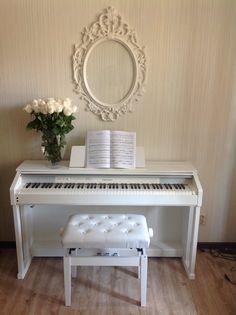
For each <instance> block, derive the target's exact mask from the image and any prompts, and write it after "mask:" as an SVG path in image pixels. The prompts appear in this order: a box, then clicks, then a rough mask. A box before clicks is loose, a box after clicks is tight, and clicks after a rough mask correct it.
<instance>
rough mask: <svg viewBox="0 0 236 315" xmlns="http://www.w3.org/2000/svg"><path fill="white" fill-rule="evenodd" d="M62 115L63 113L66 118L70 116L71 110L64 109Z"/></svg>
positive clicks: (68, 108)
mask: <svg viewBox="0 0 236 315" xmlns="http://www.w3.org/2000/svg"><path fill="white" fill-rule="evenodd" d="M63 113H64V114H65V115H66V116H70V115H71V114H72V110H71V108H70V107H64V109H63Z"/></svg>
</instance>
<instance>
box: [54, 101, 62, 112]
mask: <svg viewBox="0 0 236 315" xmlns="http://www.w3.org/2000/svg"><path fill="white" fill-rule="evenodd" d="M62 110H63V106H62V104H60V103H55V105H54V111H55V112H56V113H60V112H62Z"/></svg>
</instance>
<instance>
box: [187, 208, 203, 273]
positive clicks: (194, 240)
mask: <svg viewBox="0 0 236 315" xmlns="http://www.w3.org/2000/svg"><path fill="white" fill-rule="evenodd" d="M199 220H200V207H195V208H194V215H193V228H192V239H191V252H190V260H189V275H190V277H189V278H190V279H194V278H195V263H196V255H197V242H198V231H199Z"/></svg>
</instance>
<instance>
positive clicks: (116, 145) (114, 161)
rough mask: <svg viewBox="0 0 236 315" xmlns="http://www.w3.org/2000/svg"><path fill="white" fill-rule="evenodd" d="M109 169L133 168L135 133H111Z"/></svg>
mask: <svg viewBox="0 0 236 315" xmlns="http://www.w3.org/2000/svg"><path fill="white" fill-rule="evenodd" d="M110 152H111V167H112V168H135V166H136V165H135V162H136V132H126V131H112V132H111V150H110Z"/></svg>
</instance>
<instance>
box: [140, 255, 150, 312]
mask: <svg viewBox="0 0 236 315" xmlns="http://www.w3.org/2000/svg"><path fill="white" fill-rule="evenodd" d="M140 264H141V266H140V269H141V270H140V273H141V274H140V278H141V279H140V287H141V290H140V291H141V292H140V295H141V306H146V302H147V269H148V258H147V255H141V258H140Z"/></svg>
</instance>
